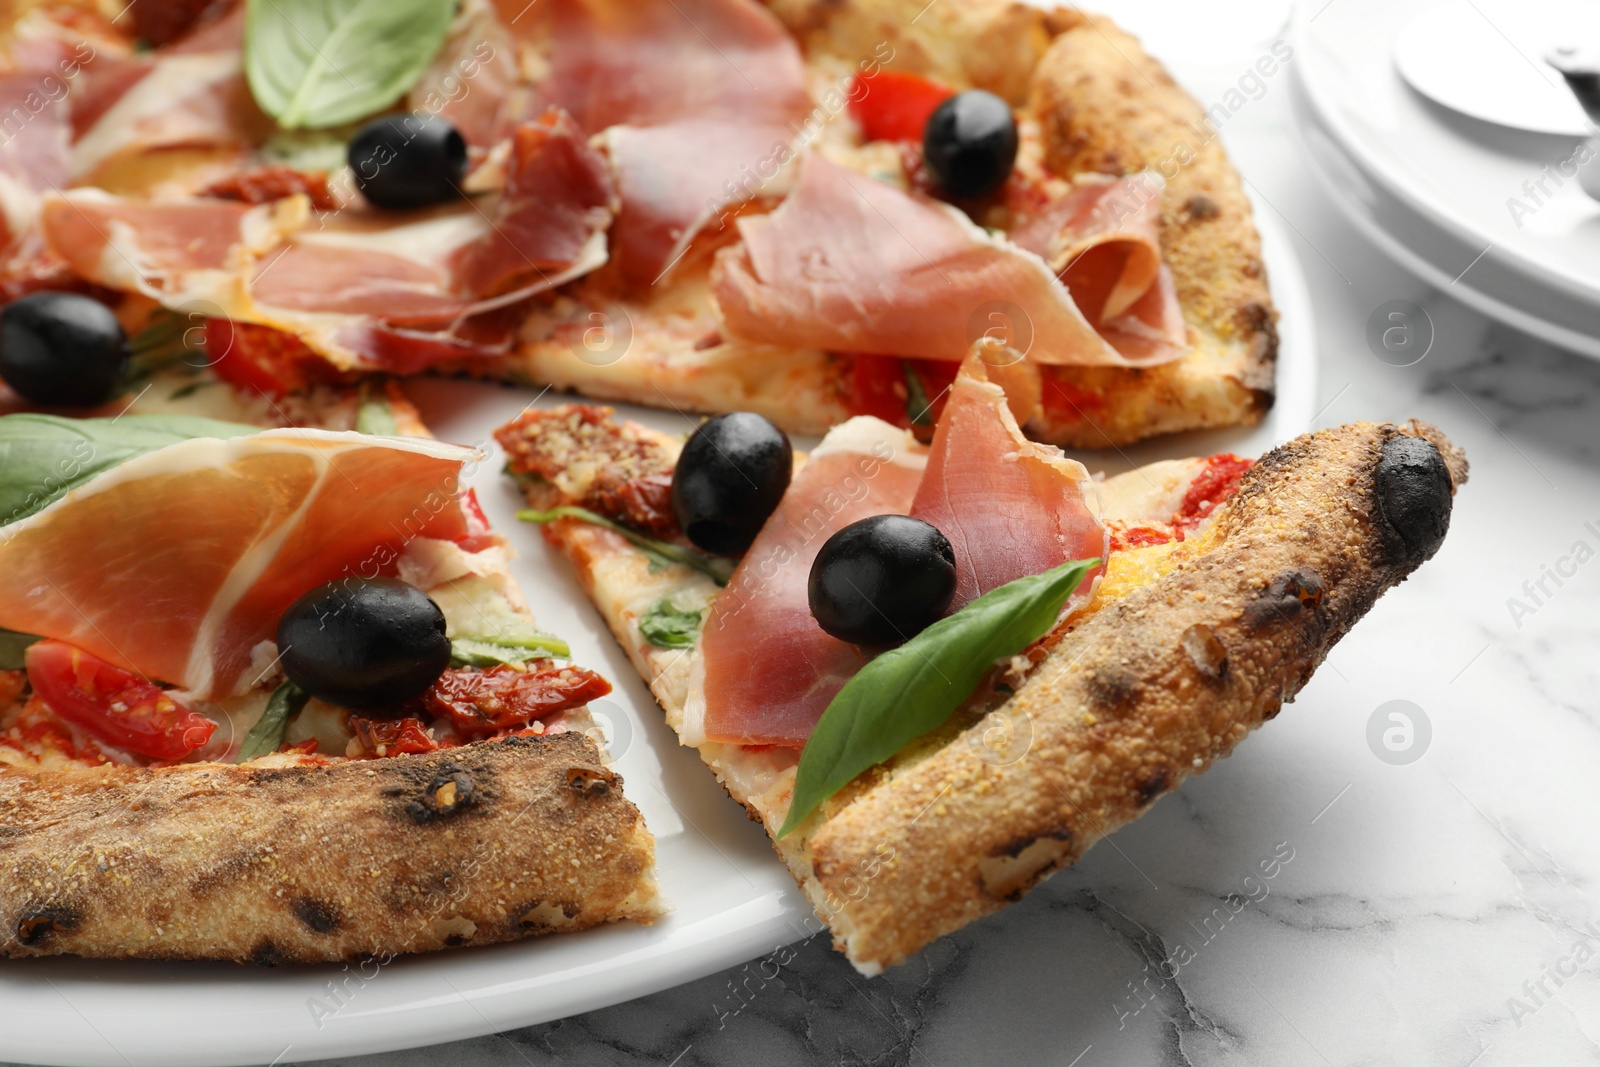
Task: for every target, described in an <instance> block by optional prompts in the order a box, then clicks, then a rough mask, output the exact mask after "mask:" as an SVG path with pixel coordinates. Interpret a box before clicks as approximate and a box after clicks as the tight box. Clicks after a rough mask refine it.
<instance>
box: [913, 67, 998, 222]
mask: <svg viewBox="0 0 1600 1067" xmlns="http://www.w3.org/2000/svg"><path fill="white" fill-rule="evenodd" d="M922 158H923V161H924V162H925V164H926V165H927V168H928V175H929V177H931V178H932V179H933V183H934V185H935V186H937V187H938V189H939V190H940V191H941V192H943V193H944V194H945V195H947V196H953V197H957V198H960V199H976V198H978V197H984V196H988V195H990V194H991V193H994V192H997V191H999V189H1000V187H1001V186H1002V185H1004V184H1005V183H1006V178H1007V177H1008V176H1009V175H1010V174H1011V167H1012V165H1013V164H1015V163H1016V161H1017V120H1016V117H1015V116H1014V115H1012V114H1011V105H1010V104H1007V103H1006V102H1005V101H1004V100H1002V99H1000V98H999V97H998V96H996V95H994V94H993V93H986V92H984V91H983V90H982V89H969V90H967V91H966V92H964V93H957V94H956V95H955V96H952V97H951V98H950V99H948V100H946V101H945V102H944V103H942V104H940V105H939V107H938V108H937V109H936V110H935V111H934V113H933V114H932V115H931V116H929V118H928V124H927V125H926V126H924V127H923V128H922Z"/></svg>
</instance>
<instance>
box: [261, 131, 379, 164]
mask: <svg viewBox="0 0 1600 1067" xmlns="http://www.w3.org/2000/svg"><path fill="white" fill-rule="evenodd" d="M358 129H359V127H358V126H357V125H356V124H355V123H351V124H349V125H347V126H335V127H333V128H332V129H326V130H279V131H278V132H277V133H275V134H273V135H272V136H271V137H269V138H267V140H266V142H265V143H264V144H262V145H261V147H260V148H258V149H257V150H256V155H257V156H258V157H260V159H261V162H263V163H276V164H278V165H279V166H283V167H289V168H292V169H294V170H298V171H308V172H309V171H334V170H338V169H339V168H340V167H342V166H344V164H345V153H346V152H347V151H348V150H349V148H350V138H352V137H354V136H355V135H356V132H357V130H358Z"/></svg>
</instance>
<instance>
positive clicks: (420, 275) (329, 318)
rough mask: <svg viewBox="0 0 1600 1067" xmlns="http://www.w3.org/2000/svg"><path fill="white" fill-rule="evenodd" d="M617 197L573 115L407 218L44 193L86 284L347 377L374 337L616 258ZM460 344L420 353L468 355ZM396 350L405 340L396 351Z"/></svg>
mask: <svg viewBox="0 0 1600 1067" xmlns="http://www.w3.org/2000/svg"><path fill="white" fill-rule="evenodd" d="M613 201H614V194H613V191H612V186H611V183H610V179H609V175H608V172H607V169H606V167H605V165H604V162H603V160H601V158H600V157H599V155H598V154H597V153H596V152H595V151H594V150H593V149H591V148H589V147H588V146H587V144H585V142H584V139H583V135H582V132H581V131H580V130H579V129H578V127H577V126H576V124H575V123H573V122H572V120H571V119H570V118H569V117H567V116H566V115H564V114H561V113H559V112H549V113H547V114H545V115H544V116H542V117H541V118H540V120H539V121H538V122H534V123H527V124H523V125H521V126H519V127H518V128H517V129H516V131H515V132H514V133H513V135H512V139H511V145H510V149H509V154H508V164H507V172H506V179H505V186H504V189H503V190H502V191H501V192H500V193H499V194H498V195H497V196H495V197H493V198H491V199H485V201H484V202H482V203H479V202H476V201H463V202H461V203H459V204H452V205H449V206H445V207H440V208H436V209H432V210H429V211H423V212H413V213H408V214H406V215H403V216H399V217H396V216H395V215H394V214H392V213H385V212H378V211H375V210H369V209H366V208H361V207H353V208H348V209H346V210H344V211H340V212H336V213H329V214H327V215H325V216H321V217H317V216H313V215H312V214H311V213H310V212H309V211H308V210H307V202H306V201H305V199H304V198H302V197H291V198H288V199H284V200H280V201H277V202H274V203H269V204H261V205H256V206H251V205H247V204H242V203H238V202H235V201H228V200H216V199H209V198H193V199H174V200H162V201H139V200H131V199H124V198H120V197H114V196H111V195H110V194H107V193H104V192H101V191H99V190H94V189H73V190H70V191H68V192H67V193H64V194H60V195H52V196H50V197H48V198H47V200H46V203H45V205H44V210H43V216H42V226H43V233H44V237H45V240H46V242H47V244H48V246H49V247H50V248H51V249H53V250H54V251H56V252H57V253H58V254H60V255H61V256H63V257H64V258H65V259H66V260H67V261H68V262H69V263H70V264H71V266H72V269H73V270H74V272H75V273H77V274H78V275H79V276H80V277H83V278H85V279H88V280H90V281H93V282H96V283H98V284H100V285H105V286H108V287H110V288H114V289H120V290H124V291H135V292H142V293H145V294H146V295H149V296H151V297H153V298H155V299H157V300H160V301H162V303H164V304H166V305H167V306H168V307H172V308H175V309H177V310H183V311H195V310H198V311H200V312H201V313H202V314H207V315H211V316H219V317H227V318H230V319H233V320H236V321H239V322H244V323H250V324H254V325H260V326H270V327H272V328H274V329H277V330H281V331H284V332H286V333H290V334H293V335H294V336H295V337H297V338H299V340H300V341H301V342H302V343H304V344H305V345H307V346H308V347H309V348H310V349H311V350H312V351H313V352H315V353H316V354H318V355H320V356H322V357H323V358H325V359H327V360H328V361H329V362H330V363H332V364H333V365H334V366H335V367H336V368H338V369H340V370H354V369H362V368H374V367H376V368H381V369H386V370H397V371H398V370H405V371H408V372H410V371H415V370H419V369H422V367H423V366H426V365H427V362H426V361H422V363H421V365H416V364H417V362H418V361H417V360H416V359H415V358H414V355H413V357H408V361H407V365H406V366H405V367H404V368H401V367H398V366H391V365H389V364H387V363H384V362H382V361H381V360H379V361H376V362H375V361H374V360H373V359H372V358H371V357H372V356H373V354H374V353H378V352H381V351H383V350H385V346H384V345H382V344H380V343H378V342H376V341H375V340H374V337H375V332H381V331H383V330H384V329H386V328H389V327H396V328H403V329H412V330H415V329H418V328H425V329H432V330H441V329H452V328H453V327H454V326H455V325H456V324H457V323H459V322H460V321H461V320H465V319H468V318H470V317H473V316H481V315H483V314H484V313H487V312H490V311H493V310H494V309H497V308H500V307H503V306H506V305H509V304H514V303H516V302H517V301H520V300H523V299H526V298H527V297H529V296H532V295H534V294H537V293H539V292H542V291H544V290H547V289H549V288H552V287H554V286H556V285H560V284H561V283H563V282H565V281H568V280H571V279H573V278H576V277H578V276H580V275H582V274H585V273H588V272H589V271H591V270H594V269H595V268H596V267H598V266H600V265H602V264H604V263H605V261H606V238H605V230H606V226H607V225H608V224H609V222H610V220H611V206H612V204H613ZM452 332H453V339H451V340H448V341H446V343H444V344H441V345H436V346H432V347H431V348H426V349H425V348H424V347H423V346H419V345H416V344H411V345H407V346H406V348H407V351H408V352H410V353H413V354H415V353H417V352H419V351H429V352H432V353H435V354H436V356H437V358H436V359H435V360H434V361H435V362H436V361H437V360H438V359H446V358H452V357H456V358H458V357H459V356H461V355H463V354H468V353H465V352H463V351H462V348H463V345H462V344H461V343H460V338H461V337H464V336H469V335H471V333H472V332H473V331H470V330H461V331H454V330H453V329H452ZM389 347H393V346H389Z"/></svg>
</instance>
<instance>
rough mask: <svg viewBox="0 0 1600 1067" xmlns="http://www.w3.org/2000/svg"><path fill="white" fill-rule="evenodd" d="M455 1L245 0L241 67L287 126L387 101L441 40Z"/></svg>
mask: <svg viewBox="0 0 1600 1067" xmlns="http://www.w3.org/2000/svg"><path fill="white" fill-rule="evenodd" d="M454 12H455V3H454V2H453V0H247V3H246V5H245V23H244V71H245V77H246V79H247V80H248V81H249V83H250V92H251V94H252V95H253V96H255V98H256V103H257V104H259V105H260V106H261V110H263V111H265V112H266V113H267V114H269V115H271V116H272V117H273V118H275V119H277V120H278V125H279V126H282V127H283V128H284V129H286V130H287V129H294V128H296V127H300V126H308V127H313V128H315V127H323V126H337V125H339V124H340V123H344V122H351V121H354V120H355V119H360V118H365V117H366V116H368V115H371V114H372V113H374V112H376V111H381V110H382V109H384V108H386V107H388V106H389V105H390V104H392V103H394V102H395V101H396V100H398V99H399V98H400V96H401V95H402V94H403V93H404V92H405V91H406V90H407V89H409V88H411V86H412V85H414V84H416V81H417V79H418V78H420V77H422V74H423V72H424V71H425V70H427V69H428V64H429V63H431V62H432V61H433V57H434V54H435V53H436V52H438V51H439V47H440V46H441V45H442V44H444V39H445V35H446V33H448V32H449V29H450V19H451V17H452V16H453V14H454Z"/></svg>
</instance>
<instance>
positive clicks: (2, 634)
mask: <svg viewBox="0 0 1600 1067" xmlns="http://www.w3.org/2000/svg"><path fill="white" fill-rule="evenodd" d="M40 640H43V638H39V637H35V636H33V635H32V634H19V633H17V632H16V631H15V630H0V671H20V670H22V669H23V668H24V667H26V666H27V662H26V661H25V660H24V658H23V657H24V656H26V655H27V653H28V646H29V645H31V644H33V643H34V642H35V641H40Z"/></svg>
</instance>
